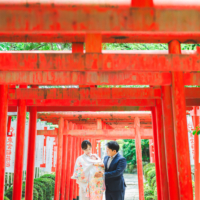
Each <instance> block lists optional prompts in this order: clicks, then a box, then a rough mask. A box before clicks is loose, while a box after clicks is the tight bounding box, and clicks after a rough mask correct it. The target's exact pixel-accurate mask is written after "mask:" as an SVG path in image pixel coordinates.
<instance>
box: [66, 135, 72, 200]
mask: <svg viewBox="0 0 200 200" xmlns="http://www.w3.org/2000/svg"><path fill="white" fill-rule="evenodd" d="M72 141H73V140H72V137H71V136H70V135H69V136H68V141H67V144H68V145H67V166H66V184H65V186H66V187H65V200H69V193H70V182H71V165H72Z"/></svg>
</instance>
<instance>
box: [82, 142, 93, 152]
mask: <svg viewBox="0 0 200 200" xmlns="http://www.w3.org/2000/svg"><path fill="white" fill-rule="evenodd" d="M88 146H90V147H91V146H92V145H91V143H90V141H88V140H84V141H83V142H82V144H81V148H82V149H83V150H86V149H87V148H88Z"/></svg>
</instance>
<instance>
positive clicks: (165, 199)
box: [156, 99, 169, 200]
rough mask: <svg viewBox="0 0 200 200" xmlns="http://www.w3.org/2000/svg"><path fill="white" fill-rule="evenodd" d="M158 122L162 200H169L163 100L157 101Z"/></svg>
mask: <svg viewBox="0 0 200 200" xmlns="http://www.w3.org/2000/svg"><path fill="white" fill-rule="evenodd" d="M156 121H157V142H158V159H159V168H160V181H161V194H162V200H169V190H168V183H167V167H166V156H165V141H164V126H163V112H162V103H161V100H160V99H158V100H156Z"/></svg>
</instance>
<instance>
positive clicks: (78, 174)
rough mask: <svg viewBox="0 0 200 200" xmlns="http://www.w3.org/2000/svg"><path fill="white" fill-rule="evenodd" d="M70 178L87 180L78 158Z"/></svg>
mask: <svg viewBox="0 0 200 200" xmlns="http://www.w3.org/2000/svg"><path fill="white" fill-rule="evenodd" d="M71 178H72V179H76V180H78V181H81V182H84V183H87V182H88V177H87V176H86V174H85V171H84V165H83V163H82V162H81V160H80V159H79V158H78V159H77V160H76V164H75V167H74V173H73V176H72V177H71Z"/></svg>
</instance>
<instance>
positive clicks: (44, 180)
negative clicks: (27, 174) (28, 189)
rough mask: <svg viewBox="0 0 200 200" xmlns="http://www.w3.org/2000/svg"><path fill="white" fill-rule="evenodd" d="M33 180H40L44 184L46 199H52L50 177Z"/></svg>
mask: <svg viewBox="0 0 200 200" xmlns="http://www.w3.org/2000/svg"><path fill="white" fill-rule="evenodd" d="M34 181H35V182H41V183H44V184H45V189H46V200H51V199H52V185H51V179H49V178H36V179H35V180H34Z"/></svg>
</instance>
